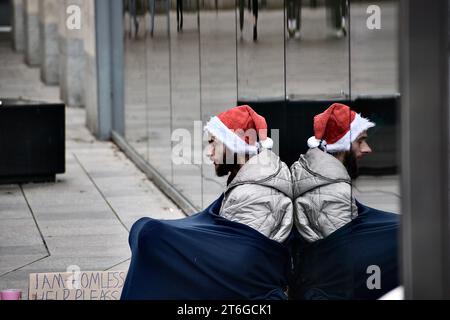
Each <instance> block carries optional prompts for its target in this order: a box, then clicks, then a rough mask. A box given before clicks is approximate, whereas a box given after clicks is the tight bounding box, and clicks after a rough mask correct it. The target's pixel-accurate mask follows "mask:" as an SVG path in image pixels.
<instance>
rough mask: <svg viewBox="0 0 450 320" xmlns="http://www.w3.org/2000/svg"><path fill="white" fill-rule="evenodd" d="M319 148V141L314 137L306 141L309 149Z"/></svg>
mask: <svg viewBox="0 0 450 320" xmlns="http://www.w3.org/2000/svg"><path fill="white" fill-rule="evenodd" d="M319 146H320V140H319V139H316V137H314V136H312V137H311V138H309V139H308V147H309V148H310V149H313V148H317V147H319Z"/></svg>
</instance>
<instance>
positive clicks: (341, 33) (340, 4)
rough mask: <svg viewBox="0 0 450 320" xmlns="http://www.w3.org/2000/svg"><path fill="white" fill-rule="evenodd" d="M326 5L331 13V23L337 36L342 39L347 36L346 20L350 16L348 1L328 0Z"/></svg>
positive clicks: (329, 14)
mask: <svg viewBox="0 0 450 320" xmlns="http://www.w3.org/2000/svg"><path fill="white" fill-rule="evenodd" d="M326 5H327V7H328V9H329V10H330V12H329V13H328V16H329V19H330V20H329V21H330V24H331V26H332V28H334V29H335V30H336V36H337V37H339V38H341V37H345V36H346V35H347V27H346V18H347V14H348V10H347V0H326Z"/></svg>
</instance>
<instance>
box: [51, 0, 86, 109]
mask: <svg viewBox="0 0 450 320" xmlns="http://www.w3.org/2000/svg"><path fill="white" fill-rule="evenodd" d="M59 1H60V2H61V5H60V13H59V26H58V38H59V40H58V43H59V63H60V65H59V84H60V86H59V87H60V96H61V100H63V101H64V102H65V103H66V105H68V106H71V107H81V106H84V92H83V89H84V85H83V83H84V81H85V79H84V74H83V73H84V64H85V57H84V44H83V28H84V24H85V21H84V20H85V17H84V16H83V14H82V13H83V6H84V3H85V1H83V0H59ZM77 19H78V20H79V21H80V25H79V28H78V27H77V26H76V24H74V21H75V22H76V21H77Z"/></svg>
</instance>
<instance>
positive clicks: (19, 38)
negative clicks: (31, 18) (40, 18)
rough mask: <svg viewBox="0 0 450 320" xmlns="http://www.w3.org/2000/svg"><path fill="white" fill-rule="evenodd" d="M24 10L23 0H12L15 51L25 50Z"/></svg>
mask: <svg viewBox="0 0 450 320" xmlns="http://www.w3.org/2000/svg"><path fill="white" fill-rule="evenodd" d="M24 10H25V8H24V6H23V0H14V1H13V19H12V29H13V48H14V50H16V51H17V52H23V51H24V50H25V38H24V37H25V35H24V23H25V22H24V19H23V17H24Z"/></svg>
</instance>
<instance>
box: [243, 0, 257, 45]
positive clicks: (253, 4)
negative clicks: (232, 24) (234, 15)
mask: <svg viewBox="0 0 450 320" xmlns="http://www.w3.org/2000/svg"><path fill="white" fill-rule="evenodd" d="M238 1H239V28H240V30H241V35H242V30H243V29H244V7H245V0H238ZM248 7H249V10H250V8H251V10H252V13H253V41H256V40H258V0H248Z"/></svg>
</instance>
